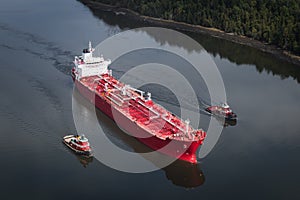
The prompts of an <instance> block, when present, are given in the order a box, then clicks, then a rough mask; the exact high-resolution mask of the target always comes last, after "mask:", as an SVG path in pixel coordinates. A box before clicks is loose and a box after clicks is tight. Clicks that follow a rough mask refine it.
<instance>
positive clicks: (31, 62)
mask: <svg viewBox="0 0 300 200" xmlns="http://www.w3.org/2000/svg"><path fill="white" fill-rule="evenodd" d="M117 14H119V13H117ZM117 14H115V13H113V12H100V11H97V12H96V11H95V12H94V11H91V10H90V9H89V8H87V7H85V6H84V5H83V4H81V3H80V2H78V1H76V0H26V1H21V0H10V1H2V2H1V7H0V63H1V64H0V69H1V74H0V88H1V90H0V91H1V94H0V130H1V135H0V152H1V154H0V160H1V164H0V171H1V183H0V191H1V199H138V198H142V199H300V193H299V188H300V182H299V178H300V172H299V169H300V156H299V154H300V123H299V122H300V121H299V115H300V103H299V101H300V84H299V83H300V68H299V66H293V65H291V64H289V63H286V62H283V61H281V60H278V59H276V57H274V56H272V55H269V54H265V53H262V52H260V51H258V50H255V49H252V48H249V47H245V46H241V45H238V44H233V43H231V42H228V41H224V40H221V39H217V38H212V37H210V36H207V35H200V34H193V33H186V34H187V35H189V36H190V37H192V38H193V39H195V40H196V41H198V42H199V43H200V44H201V45H202V46H203V47H204V48H205V49H206V51H207V52H208V53H209V54H210V56H211V57H212V59H213V60H214V62H215V63H216V65H217V66H218V69H219V71H220V73H221V75H222V77H223V80H224V84H225V88H226V94H227V98H228V102H229V103H230V105H231V106H232V108H233V109H234V111H236V112H237V114H238V116H239V118H238V121H237V123H236V124H231V125H229V126H226V127H225V128H224V129H223V132H222V135H221V137H220V138H219V140H218V142H217V144H216V146H215V147H214V148H213V150H212V151H211V152H210V154H209V155H208V156H207V157H205V158H204V159H200V160H199V164H198V165H193V166H192V165H189V164H186V163H182V162H179V161H177V162H175V163H173V164H171V165H170V166H168V167H166V168H164V169H161V170H157V171H154V172H149V173H137V174H133V173H125V172H120V171H117V170H114V169H111V168H109V167H107V166H106V165H104V164H102V163H101V162H99V161H98V160H97V159H84V158H82V157H79V156H77V155H75V154H73V153H72V152H71V151H69V150H68V149H67V148H66V147H65V146H64V145H63V144H62V142H61V138H62V137H63V136H64V135H66V134H69V133H75V132H76V128H75V125H74V120H73V115H72V94H73V82H72V79H71V77H70V70H71V68H72V60H73V58H74V56H75V55H77V54H79V53H80V52H81V49H82V48H84V47H86V45H87V42H88V41H89V40H91V41H93V43H95V44H97V43H99V42H101V41H103V40H104V39H106V38H108V37H109V36H112V35H114V34H116V33H119V32H121V31H122V30H127V29H131V28H136V27H142V26H148V24H142V23H141V22H136V21H134V20H133V19H131V18H128V17H126V16H123V15H122V14H119V15H117ZM149 37H151V34H149ZM166 42H168V39H167V38H165V39H163V38H162V39H161V40H157V43H158V44H160V43H161V44H163V43H166ZM173 45H176V44H173ZM180 48H183V49H184V48H185V47H180ZM187 50H189V49H187ZM146 53H147V52H142V53H141V54H142V55H145V54H146ZM149 53H150V56H146V57H147V58H149V57H150V58H151V57H154V56H155V53H156V54H158V53H157V52H155V51H154V52H149ZM129 57H130V55H129ZM146 57H145V56H144V57H143V56H140V55H138V56H132V57H131V58H130V59H127V60H126V59H123V61H120V62H116V63H115V64H114V65H113V66H112V69H113V70H114V73H115V75H116V76H117V77H120V76H121V75H122V74H123V73H124V72H126V70H128V68H130V66H133V65H134V63H135V62H138V61H139V60H138V59H140V60H143V59H146ZM129 61H130V62H129ZM160 61H161V62H164V58H163V57H161V58H160ZM168 64H169V65H172V64H174V66H175V68H176V64H178V62H177V61H174V60H173V61H171V62H169V63H168ZM122 67H124V68H122ZM188 74H189V73H188V72H187V73H186V75H187V76H188ZM193 87H195V84H194V85H193ZM146 89H147V90H150V91H151V92H152V94H153V98H154V100H155V101H157V102H159V103H160V104H162V105H164V106H165V107H167V108H168V109H170V110H172V111H173V112H175V113H176V112H178V109H177V108H178V102H177V100H176V98H175V97H174V95H173V94H172V93H170V91H168V90H167V89H165V88H162V87H159V86H157V85H155V84H154V85H148V86H146ZM197 89H199V91H200V90H202V89H203V90H205V87H204V86H201V85H199V88H197V87H195V90H196V91H198V90H197ZM74 97H75V99H77V100H76V101H77V102H79V105H80V106H81V107H82V109H84V110H85V111H86V112H87V113H89V112H90V109H91V107H92V105H91V104H90V103H89V102H87V101H85V100H84V99H83V98H82V97H81V96H80V95H79V94H76V92H75V94H74ZM197 97H198V99H199V100H206V101H207V98H208V97H207V96H205V95H204V93H203V95H202V94H201V93H197ZM179 114H180V113H179ZM97 116H98V120H99V122H100V123H101V124H102V126H103V127H104V129H105V130H106V133H107V134H108V135H109V136H110V138H112V140H113V141H114V143H118V144H120V146H123V147H124V149H128V150H130V151H134V152H140V151H144V150H145V149H146V150H147V147H145V146H144V145H142V144H140V143H139V142H137V141H136V140H135V139H133V138H131V137H129V136H127V135H126V134H124V133H123V132H122V131H121V130H120V129H118V128H117V127H116V125H115V124H114V123H113V122H112V121H111V120H110V119H108V118H107V117H106V116H104V115H103V114H101V113H100V112H97ZM203 116H204V117H202V118H203V121H204V122H203V127H204V129H205V127H206V122H205V121H207V120H208V119H209V117H208V116H206V115H203ZM202 118H201V119H202ZM221 125H222V124H220V126H221Z"/></svg>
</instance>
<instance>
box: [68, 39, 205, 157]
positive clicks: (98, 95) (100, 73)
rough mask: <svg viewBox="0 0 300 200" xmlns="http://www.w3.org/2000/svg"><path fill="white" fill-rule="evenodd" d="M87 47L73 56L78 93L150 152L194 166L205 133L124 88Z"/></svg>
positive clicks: (145, 96)
mask: <svg viewBox="0 0 300 200" xmlns="http://www.w3.org/2000/svg"><path fill="white" fill-rule="evenodd" d="M93 51H94V49H93V48H92V46H91V43H89V48H88V49H83V52H82V55H81V56H75V60H74V64H75V67H74V68H73V69H72V77H73V80H74V82H75V86H76V88H77V90H78V91H79V92H80V93H81V94H82V95H83V96H84V97H85V98H87V99H88V100H90V101H91V102H92V103H93V104H94V105H95V106H96V107H97V108H98V109H100V110H101V111H102V112H103V113H104V114H106V115H107V116H109V117H110V118H111V119H112V120H114V121H115V122H116V123H117V124H118V126H119V127H120V128H121V129H123V130H124V131H125V132H127V133H129V134H130V135H132V136H134V137H135V138H136V139H138V140H139V141H141V142H142V143H144V144H145V145H147V146H149V147H150V148H151V149H153V150H156V151H158V152H161V153H163V154H166V155H168V156H171V157H175V158H178V159H180V160H184V161H187V162H190V163H197V158H196V151H197V149H198V147H199V146H200V145H201V144H202V143H203V140H204V138H205V136H206V133H205V132H204V131H203V130H202V129H198V130H195V129H193V128H192V127H191V126H190V124H189V120H185V121H183V120H182V119H180V118H179V117H177V116H175V115H174V114H172V113H170V112H169V111H167V110H166V109H165V108H163V107H162V106H160V105H158V104H156V103H154V102H153V101H152V100H151V94H150V93H145V92H143V91H141V90H138V89H135V88H133V87H131V86H129V85H126V84H124V83H122V82H120V81H118V80H117V79H115V78H114V77H113V76H112V71H111V70H109V69H108V65H109V64H110V63H111V61H110V60H105V59H104V58H103V57H102V56H101V57H93Z"/></svg>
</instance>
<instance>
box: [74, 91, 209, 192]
mask: <svg viewBox="0 0 300 200" xmlns="http://www.w3.org/2000/svg"><path fill="white" fill-rule="evenodd" d="M74 98H75V99H76V101H78V103H79V105H78V106H84V107H85V108H86V109H87V110H88V111H90V112H93V109H94V108H93V106H94V105H93V104H91V103H89V102H88V101H87V100H86V99H84V98H83V97H82V96H81V95H80V94H79V93H78V92H77V91H76V90H75V91H74ZM96 116H97V119H98V122H99V124H100V126H101V127H103V130H104V133H105V134H106V136H107V137H108V138H110V139H112V140H111V142H113V143H114V144H116V145H117V146H119V145H118V144H119V143H120V142H121V143H122V144H124V145H125V146H126V147H124V145H121V147H120V146H119V147H120V148H123V149H125V150H128V151H132V152H135V153H145V152H151V151H152V150H151V149H150V148H149V147H148V146H146V145H144V144H142V143H140V142H139V141H138V140H136V139H135V138H134V137H132V136H130V135H128V134H126V133H124V132H123V131H122V130H121V129H119V127H118V126H117V125H116V124H115V122H113V121H112V120H111V119H110V118H108V117H107V116H106V115H104V114H103V113H102V112H101V111H99V110H97V109H96ZM114 140H118V141H114ZM117 143H118V144H117ZM141 155H142V154H141ZM159 157H160V158H161V159H164V158H166V157H167V156H165V155H162V154H160V156H159ZM77 158H78V160H79V161H80V162H81V163H82V165H83V166H84V167H86V166H87V164H88V163H90V162H92V160H91V161H89V160H87V159H86V158H82V157H79V156H77ZM144 158H145V159H147V160H149V159H148V158H146V157H144ZM149 161H150V162H152V163H153V164H154V165H155V161H151V160H149ZM162 170H163V171H164V172H165V175H166V178H167V179H168V180H170V181H171V182H172V184H174V185H176V186H180V187H185V188H195V187H198V186H200V185H202V184H203V183H204V181H205V177H204V174H203V172H202V170H201V169H200V166H199V164H191V163H188V162H184V161H181V160H176V161H175V162H173V163H171V164H170V165H168V166H167V167H164V168H162Z"/></svg>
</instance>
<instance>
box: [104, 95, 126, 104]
mask: <svg viewBox="0 0 300 200" xmlns="http://www.w3.org/2000/svg"><path fill="white" fill-rule="evenodd" d="M106 97H107V98H108V99H109V100H111V101H112V102H114V103H115V104H117V105H118V106H122V105H123V103H120V102H118V101H116V100H115V99H113V98H112V97H110V96H106Z"/></svg>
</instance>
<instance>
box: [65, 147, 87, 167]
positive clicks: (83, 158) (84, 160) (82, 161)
mask: <svg viewBox="0 0 300 200" xmlns="http://www.w3.org/2000/svg"><path fill="white" fill-rule="evenodd" d="M68 150H69V151H70V152H71V153H72V154H73V155H74V156H75V157H76V158H77V159H78V161H79V162H80V164H81V165H82V166H83V167H84V168H87V166H88V165H89V164H90V163H92V162H93V157H92V156H89V157H88V156H84V155H79V154H77V153H75V152H74V151H72V150H70V149H69V148H68Z"/></svg>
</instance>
